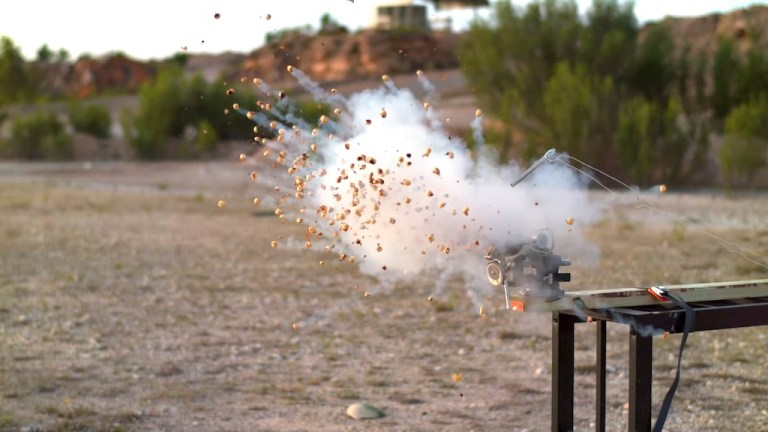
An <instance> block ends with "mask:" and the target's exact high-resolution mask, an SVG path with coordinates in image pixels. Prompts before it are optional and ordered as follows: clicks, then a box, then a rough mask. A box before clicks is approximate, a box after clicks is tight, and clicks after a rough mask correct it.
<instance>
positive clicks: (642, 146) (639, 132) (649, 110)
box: [615, 97, 659, 185]
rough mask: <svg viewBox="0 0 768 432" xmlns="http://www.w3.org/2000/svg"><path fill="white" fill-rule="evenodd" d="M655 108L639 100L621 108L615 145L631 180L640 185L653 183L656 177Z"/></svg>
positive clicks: (656, 116) (647, 102) (637, 98)
mask: <svg viewBox="0 0 768 432" xmlns="http://www.w3.org/2000/svg"><path fill="white" fill-rule="evenodd" d="M658 115H659V114H658V110H657V107H656V105H654V104H652V103H650V102H649V101H647V100H645V99H643V98H642V97H636V98H633V99H631V100H629V101H628V102H626V103H625V104H624V105H622V106H621V109H620V111H619V121H618V128H617V130H616V139H615V142H616V146H617V150H618V154H619V157H620V158H621V161H622V162H623V163H624V166H625V167H626V169H627V173H628V174H629V178H630V179H631V180H632V181H633V182H635V183H638V184H641V185H646V184H650V182H651V178H652V175H653V164H654V162H655V159H654V155H655V151H654V138H655V135H656V134H657V132H656V131H655V130H654V129H655V125H656V124H657V122H658V120H657V118H658Z"/></svg>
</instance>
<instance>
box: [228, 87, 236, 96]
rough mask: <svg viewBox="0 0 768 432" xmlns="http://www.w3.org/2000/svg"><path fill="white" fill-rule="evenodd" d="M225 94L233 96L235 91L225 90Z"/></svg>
mask: <svg viewBox="0 0 768 432" xmlns="http://www.w3.org/2000/svg"><path fill="white" fill-rule="evenodd" d="M227 94H228V95H230V96H231V95H233V94H235V89H233V88H231V89H227Z"/></svg>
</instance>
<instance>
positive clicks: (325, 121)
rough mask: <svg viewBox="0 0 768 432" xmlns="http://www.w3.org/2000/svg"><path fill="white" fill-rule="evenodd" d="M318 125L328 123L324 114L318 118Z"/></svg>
mask: <svg viewBox="0 0 768 432" xmlns="http://www.w3.org/2000/svg"><path fill="white" fill-rule="evenodd" d="M320 123H322V124H326V123H328V116H327V115H325V114H323V115H321V116H320Z"/></svg>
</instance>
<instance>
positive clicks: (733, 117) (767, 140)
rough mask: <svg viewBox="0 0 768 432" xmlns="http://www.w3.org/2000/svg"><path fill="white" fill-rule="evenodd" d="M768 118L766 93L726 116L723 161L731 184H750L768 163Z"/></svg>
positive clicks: (724, 172) (725, 172)
mask: <svg viewBox="0 0 768 432" xmlns="http://www.w3.org/2000/svg"><path fill="white" fill-rule="evenodd" d="M767 118H768V98H766V97H765V96H764V97H761V98H759V99H756V100H753V101H751V102H748V103H746V104H742V105H739V106H738V107H736V108H734V109H733V110H732V111H731V112H730V114H728V117H726V119H725V140H724V142H723V147H722V148H721V149H720V163H721V166H722V169H723V175H724V176H725V178H726V180H727V181H728V183H730V184H739V183H740V184H749V183H751V182H752V180H753V179H754V177H755V175H756V174H757V172H758V171H759V170H760V169H761V168H763V167H765V166H766V150H768V122H766V119H767Z"/></svg>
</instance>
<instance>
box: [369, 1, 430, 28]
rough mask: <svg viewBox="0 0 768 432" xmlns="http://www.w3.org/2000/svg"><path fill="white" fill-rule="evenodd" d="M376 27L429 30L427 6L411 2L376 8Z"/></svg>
mask: <svg viewBox="0 0 768 432" xmlns="http://www.w3.org/2000/svg"><path fill="white" fill-rule="evenodd" d="M376 28H380V29H385V30H392V29H411V30H423V31H429V21H428V20H427V7H426V6H423V5H415V4H411V2H408V3H406V4H392V5H387V6H379V7H378V8H376Z"/></svg>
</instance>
